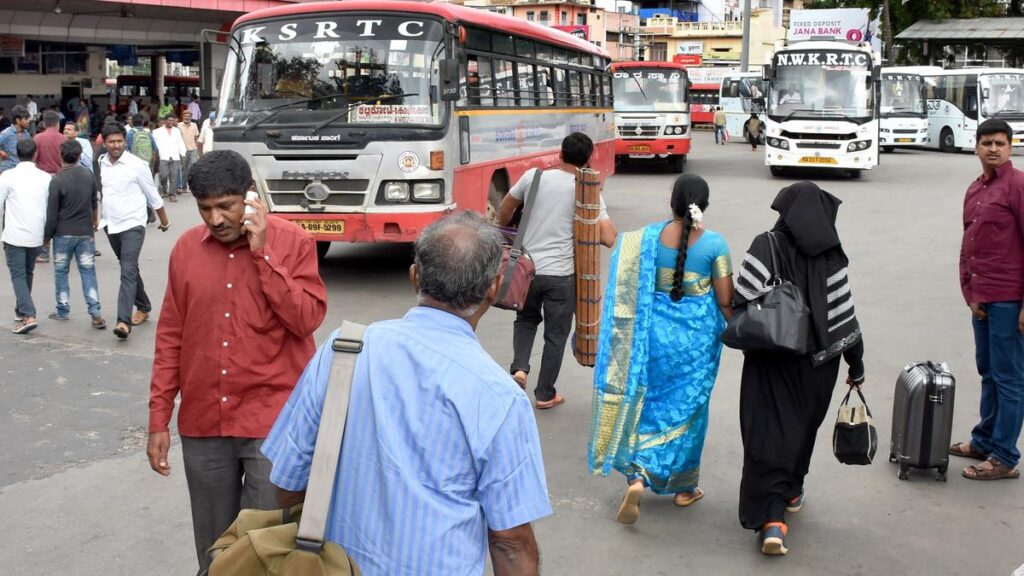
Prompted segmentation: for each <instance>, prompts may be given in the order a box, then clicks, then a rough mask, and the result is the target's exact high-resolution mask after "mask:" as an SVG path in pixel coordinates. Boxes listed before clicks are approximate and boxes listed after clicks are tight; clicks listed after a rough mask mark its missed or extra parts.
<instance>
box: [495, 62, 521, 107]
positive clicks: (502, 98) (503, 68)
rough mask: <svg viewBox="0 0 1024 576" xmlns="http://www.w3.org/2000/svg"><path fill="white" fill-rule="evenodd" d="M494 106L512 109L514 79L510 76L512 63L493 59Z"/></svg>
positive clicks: (514, 103)
mask: <svg viewBox="0 0 1024 576" xmlns="http://www.w3.org/2000/svg"><path fill="white" fill-rule="evenodd" d="M493 62H494V105H495V106H504V107H512V106H515V105H516V99H515V94H516V93H515V84H514V81H515V78H514V77H513V76H512V63H511V62H509V61H508V60H499V59H497V58H495V59H494V61H493Z"/></svg>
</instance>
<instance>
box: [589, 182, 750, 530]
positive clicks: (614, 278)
mask: <svg viewBox="0 0 1024 576" xmlns="http://www.w3.org/2000/svg"><path fill="white" fill-rule="evenodd" d="M708 196H709V193H708V185H707V183H706V182H705V181H704V179H702V178H701V177H699V176H696V175H690V174H687V175H683V176H680V177H679V178H678V179H677V180H676V182H675V186H674V187H673V190H672V202H671V207H672V213H673V218H672V220H670V221H668V222H659V223H656V224H651V225H649V226H647V227H646V228H644V229H642V230H637V231H634V232H627V233H625V234H622V235H621V236H619V239H618V242H617V244H616V246H615V250H614V252H613V253H612V259H611V266H610V270H609V275H608V286H607V288H606V292H605V296H604V305H603V312H602V318H601V330H600V335H599V337H598V349H597V363H596V366H595V369H594V402H593V414H592V421H591V433H590V448H589V455H588V463H589V466H590V471H591V472H592V473H593V474H599V475H602V476H606V475H608V474H609V473H610V472H611V470H612V469H613V468H614V469H615V470H618V471H619V472H621V473H622V474H624V475H625V476H626V478H627V480H628V482H629V486H628V488H627V490H626V495H625V497H624V498H623V501H622V506H621V507H620V509H619V513H618V520H619V522H622V523H623V524H632V523H634V522H636V520H637V518H639V515H640V496H641V495H642V494H643V491H644V487H645V486H646V487H647V488H649V489H650V490H651V491H652V492H654V493H656V494H675V503H676V505H678V506H689V505H690V504H692V503H694V502H696V501H697V500H699V499H700V498H701V497H703V495H704V494H703V491H701V490H700V488H698V486H697V484H698V479H699V475H700V457H701V452H702V450H703V448H704V436H705V434H706V433H707V427H708V402H709V400H710V397H711V388H712V387H713V386H714V383H715V378H716V376H717V375H718V363H719V359H720V358H721V353H722V344H721V342H720V340H719V339H718V337H719V334H720V333H721V332H722V330H723V329H724V328H725V321H726V319H727V318H728V316H729V315H731V310H732V308H731V302H732V295H733V283H732V264H731V260H730V257H729V248H728V246H727V245H726V242H725V239H724V238H722V236H721V235H720V234H718V233H717V232H714V231H711V230H705V229H704V227H703V224H702V222H703V211H704V210H705V209H706V208H707V206H708Z"/></svg>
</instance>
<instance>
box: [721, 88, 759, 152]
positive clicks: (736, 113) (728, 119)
mask: <svg viewBox="0 0 1024 576" xmlns="http://www.w3.org/2000/svg"><path fill="white" fill-rule="evenodd" d="M766 92H767V87H766V83H765V81H764V79H763V78H762V73H761V72H736V73H734V74H730V75H728V76H726V77H724V78H722V88H721V92H719V96H718V105H719V106H721V107H722V110H723V111H724V112H725V129H726V130H727V131H728V132H729V137H730V139H732V141H735V142H743V143H744V144H745V143H746V142H747V139H746V137H744V135H743V126H744V125H746V123H747V120H749V119H750V115H751V114H752V113H754V114H757V116H758V118H760V119H761V122H764V121H765V115H764V105H765V93H766ZM762 126H763V124H762ZM763 136H764V135H763V134H762V138H761V139H760V142H761V143H763V142H764V138H763Z"/></svg>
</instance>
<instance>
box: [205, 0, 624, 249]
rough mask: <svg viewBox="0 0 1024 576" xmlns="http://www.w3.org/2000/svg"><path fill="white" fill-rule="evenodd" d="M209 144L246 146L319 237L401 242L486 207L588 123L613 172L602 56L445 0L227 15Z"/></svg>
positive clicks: (265, 189) (286, 211)
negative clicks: (232, 18) (229, 23)
mask: <svg viewBox="0 0 1024 576" xmlns="http://www.w3.org/2000/svg"><path fill="white" fill-rule="evenodd" d="M229 46H231V54H230V55H229V57H228V61H227V65H226V67H225V72H224V83H223V87H222V89H221V96H220V103H219V110H221V111H222V112H221V115H220V119H219V122H218V124H217V127H216V128H215V129H214V130H215V139H216V141H217V149H230V150H236V151H238V152H240V153H242V154H243V155H244V156H245V157H246V158H247V159H249V161H250V163H251V165H252V168H253V177H254V179H255V182H256V188H257V190H258V192H259V194H260V196H261V198H262V200H263V201H264V202H266V203H267V205H268V206H269V209H270V211H271V212H272V213H274V214H276V215H278V216H280V217H283V218H285V219H288V220H291V221H293V222H295V223H297V224H298V225H300V226H302V227H303V228H305V229H306V230H307V231H309V232H310V233H311V234H312V235H313V236H314V237H315V238H316V240H317V242H318V251H319V253H320V255H321V256H323V255H324V254H326V252H327V249H328V247H329V244H330V242H411V241H414V240H415V239H416V238H417V237H418V236H419V234H420V231H421V230H423V228H425V227H426V226H427V225H429V224H430V223H431V222H434V221H435V220H437V219H439V218H441V217H443V216H444V215H446V214H449V213H451V212H453V211H456V210H476V211H478V212H481V213H487V214H489V215H490V216H491V217H495V216H496V214H497V208H498V205H499V204H500V202H501V199H502V197H503V196H504V195H505V193H506V192H507V191H508V189H509V187H510V185H511V184H513V183H515V182H516V181H517V180H518V179H519V178H520V177H521V176H522V175H523V173H524V172H526V171H527V170H528V169H530V168H534V167H549V166H554V165H556V164H557V163H558V155H559V152H560V147H561V142H562V139H563V138H564V137H565V136H566V135H568V134H569V133H571V132H584V133H586V134H588V135H589V136H590V137H591V138H592V139H593V140H594V143H595V153H594V156H593V158H592V161H591V166H592V167H593V168H594V169H596V170H599V171H600V172H601V174H602V176H604V177H608V176H609V175H610V174H611V173H612V171H613V168H614V146H615V142H614V136H613V132H612V121H613V118H612V94H611V74H610V73H609V72H607V69H608V65H609V58H608V54H607V53H606V52H604V50H602V49H600V48H598V47H597V46H595V45H593V44H591V43H589V42H587V41H585V40H582V39H579V38H576V37H574V36H572V35H570V34H567V33H565V32H560V31H557V30H553V29H551V28H547V27H541V26H537V25H534V24H531V23H529V22H525V21H523V20H518V19H514V18H511V17H506V16H502V15H499V14H494V13H491V12H488V11H484V10H476V9H472V8H464V7H462V6H458V5H453V4H448V3H445V2H438V1H432V2H416V1H405V0H393V1H390V2H374V1H370V0H348V1H346V2H336V3H301V4H293V5H288V6H280V7H275V8H268V9H264V10H259V11H255V12H252V13H249V14H247V15H244V16H242V17H241V18H239V19H238V20H237V21H236V22H235V24H234V26H233V28H232V31H231V37H230V39H229Z"/></svg>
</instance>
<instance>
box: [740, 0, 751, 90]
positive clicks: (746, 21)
mask: <svg viewBox="0 0 1024 576" xmlns="http://www.w3.org/2000/svg"><path fill="white" fill-rule="evenodd" d="M740 50H741V52H740V72H747V71H749V69H750V0H743V47H742V48H741V49H740Z"/></svg>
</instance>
